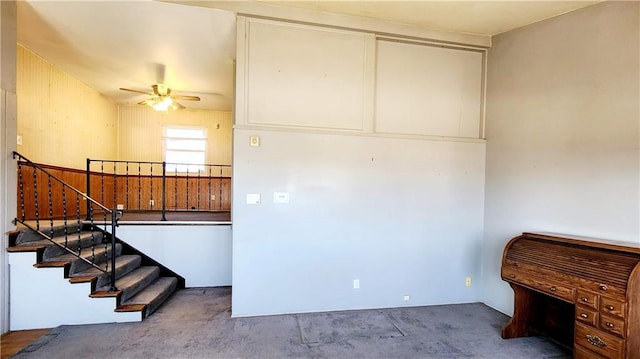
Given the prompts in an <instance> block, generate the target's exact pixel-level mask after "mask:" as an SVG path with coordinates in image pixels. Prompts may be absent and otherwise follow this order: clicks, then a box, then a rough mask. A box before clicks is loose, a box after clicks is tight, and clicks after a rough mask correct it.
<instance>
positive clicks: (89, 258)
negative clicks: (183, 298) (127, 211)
mask: <svg viewBox="0 0 640 359" xmlns="http://www.w3.org/2000/svg"><path fill="white" fill-rule="evenodd" d="M42 222H45V223H46V222H48V221H41V223H42ZM25 223H28V222H25ZM46 226H47V227H45V228H43V227H42V224H41V225H40V228H39V230H40V232H42V233H47V234H49V236H50V237H51V238H52V240H49V239H43V236H42V235H41V234H40V233H38V232H37V231H34V230H33V229H31V228H27V227H26V226H21V225H18V230H16V231H14V232H10V233H8V235H9V246H8V248H7V251H9V252H10V253H21V252H34V253H35V264H34V267H36V268H54V267H59V268H63V269H64V270H63V273H64V277H65V278H68V280H69V282H70V283H71V285H73V284H77V283H90V288H91V291H90V293H87V295H89V296H90V297H92V298H105V297H112V298H115V299H116V301H115V303H116V306H115V308H114V310H115V311H116V312H140V314H141V318H140V319H141V320H142V319H144V318H146V317H147V316H149V315H150V314H151V313H153V312H154V311H155V310H156V309H158V307H159V306H160V305H161V304H162V303H163V302H164V301H165V300H166V299H167V298H169V296H170V295H171V294H172V293H173V292H175V291H176V290H177V289H180V288H184V279H183V278H181V277H179V276H177V275H175V273H173V272H171V271H170V270H168V269H167V268H164V267H162V266H161V265H158V263H156V262H154V261H153V260H152V259H150V258H148V257H146V256H144V254H142V253H140V252H137V251H136V250H135V249H134V248H132V247H130V246H128V245H127V244H126V243H123V242H121V241H116V243H115V254H116V259H115V273H116V274H115V278H116V281H115V290H114V288H112V287H111V264H110V263H112V262H111V253H112V252H111V249H112V245H111V240H110V239H109V240H107V238H106V237H108V236H110V234H108V233H107V234H105V232H104V231H102V230H96V229H97V226H95V225H93V224H91V223H84V222H79V221H78V222H73V223H72V224H68V223H64V222H63V221H52V222H51V223H50V224H47V225H46ZM65 248H70V249H73V251H74V252H76V254H72V253H69V251H68V250H66V249H65ZM77 254H79V256H78V255H77ZM82 258H84V260H83V259H82ZM100 268H107V269H108V270H107V271H106V272H105V271H104V270H101V269H100ZM43 294H44V295H45V296H46V293H43Z"/></svg>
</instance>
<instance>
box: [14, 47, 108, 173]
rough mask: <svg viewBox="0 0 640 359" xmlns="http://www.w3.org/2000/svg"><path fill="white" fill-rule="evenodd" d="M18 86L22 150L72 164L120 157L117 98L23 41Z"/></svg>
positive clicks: (46, 160)
mask: <svg viewBox="0 0 640 359" xmlns="http://www.w3.org/2000/svg"><path fill="white" fill-rule="evenodd" d="M16 86H17V90H16V91H17V94H18V96H17V98H18V102H17V125H18V135H20V136H22V144H21V145H18V146H17V147H18V152H20V153H21V154H22V155H24V156H26V157H28V158H29V159H31V160H32V161H35V162H39V163H48V164H52V165H56V166H64V167H71V168H83V167H84V163H85V159H86V158H87V157H96V158H115V157H116V153H117V151H116V149H117V148H116V144H117V141H116V140H117V124H118V112H117V106H116V104H115V103H114V102H112V101H110V100H108V99H107V98H106V97H104V96H102V95H101V94H100V93H98V92H97V91H95V90H93V89H92V88H90V87H88V86H87V85H85V84H84V83H82V82H80V81H78V80H76V79H75V78H73V77H71V76H70V75H69V74H67V73H65V72H63V71H61V70H60V69H58V68H56V67H55V66H53V65H52V64H50V63H48V62H47V61H46V60H44V59H42V58H41V57H39V56H37V55H36V54H34V53H32V52H31V51H29V50H27V49H26V48H24V47H22V46H20V45H18V48H17V75H16Z"/></svg>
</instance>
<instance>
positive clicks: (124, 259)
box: [70, 254, 140, 278]
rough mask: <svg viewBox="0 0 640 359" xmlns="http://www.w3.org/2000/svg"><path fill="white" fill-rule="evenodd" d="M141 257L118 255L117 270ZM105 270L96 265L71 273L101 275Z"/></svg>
mask: <svg viewBox="0 0 640 359" xmlns="http://www.w3.org/2000/svg"><path fill="white" fill-rule="evenodd" d="M139 258H140V256H139V255H137V254H123V255H120V256H118V257H116V272H117V271H118V268H121V267H124V266H126V265H128V264H129V263H132V262H135V261H137V260H138V259H139ZM103 273H104V272H103V271H101V270H99V269H98V268H95V267H89V268H88V269H85V270H83V271H82V272H76V273H73V274H71V275H70V277H72V278H73V277H85V276H97V275H101V274H103Z"/></svg>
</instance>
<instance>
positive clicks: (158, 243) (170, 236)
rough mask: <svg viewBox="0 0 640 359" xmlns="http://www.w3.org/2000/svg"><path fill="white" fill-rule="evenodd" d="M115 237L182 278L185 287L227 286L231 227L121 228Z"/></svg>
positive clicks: (157, 226) (168, 226)
mask: <svg viewBox="0 0 640 359" xmlns="http://www.w3.org/2000/svg"><path fill="white" fill-rule="evenodd" d="M116 235H117V237H118V238H120V239H122V240H123V241H125V242H127V243H129V244H130V245H132V246H133V247H135V248H137V249H138V250H140V251H141V252H143V253H144V254H146V255H148V256H149V257H151V258H153V259H154V260H156V261H158V262H159V263H162V265H164V266H165V267H167V268H169V269H171V270H172V271H174V272H176V273H177V274H179V275H181V276H182V277H184V279H185V285H186V286H187V287H216V286H228V285H231V225H161V226H160V225H147V226H145V225H131V226H128V225H121V226H119V227H118V229H117V230H116Z"/></svg>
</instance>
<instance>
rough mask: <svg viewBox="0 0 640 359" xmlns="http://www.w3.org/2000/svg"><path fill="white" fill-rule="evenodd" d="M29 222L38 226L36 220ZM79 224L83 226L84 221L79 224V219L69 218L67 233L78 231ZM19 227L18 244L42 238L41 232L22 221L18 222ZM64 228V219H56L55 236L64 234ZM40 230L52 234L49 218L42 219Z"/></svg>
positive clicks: (54, 224) (33, 225) (54, 225)
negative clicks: (27, 226) (33, 229)
mask: <svg viewBox="0 0 640 359" xmlns="http://www.w3.org/2000/svg"><path fill="white" fill-rule="evenodd" d="M81 220H84V218H82V219H81ZM27 223H28V224H29V225H31V226H32V227H33V228H36V223H35V221H27ZM79 226H80V227H81V226H82V223H80V224H78V221H77V220H67V225H66V227H67V233H76V232H77V230H78V227H79ZM17 227H18V230H19V231H20V234H19V235H18V237H17V239H16V244H22V243H28V242H34V241H39V240H41V239H42V237H41V236H40V234H38V233H36V232H33V231H31V230H30V229H28V228H26V227H24V226H23V225H22V224H20V223H18V224H17ZM64 228H65V224H64V221H63V220H54V221H53V237H57V236H62V235H64ZM40 232H42V233H44V234H46V235H48V236H50V235H51V222H50V221H49V220H44V219H41V220H40Z"/></svg>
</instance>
